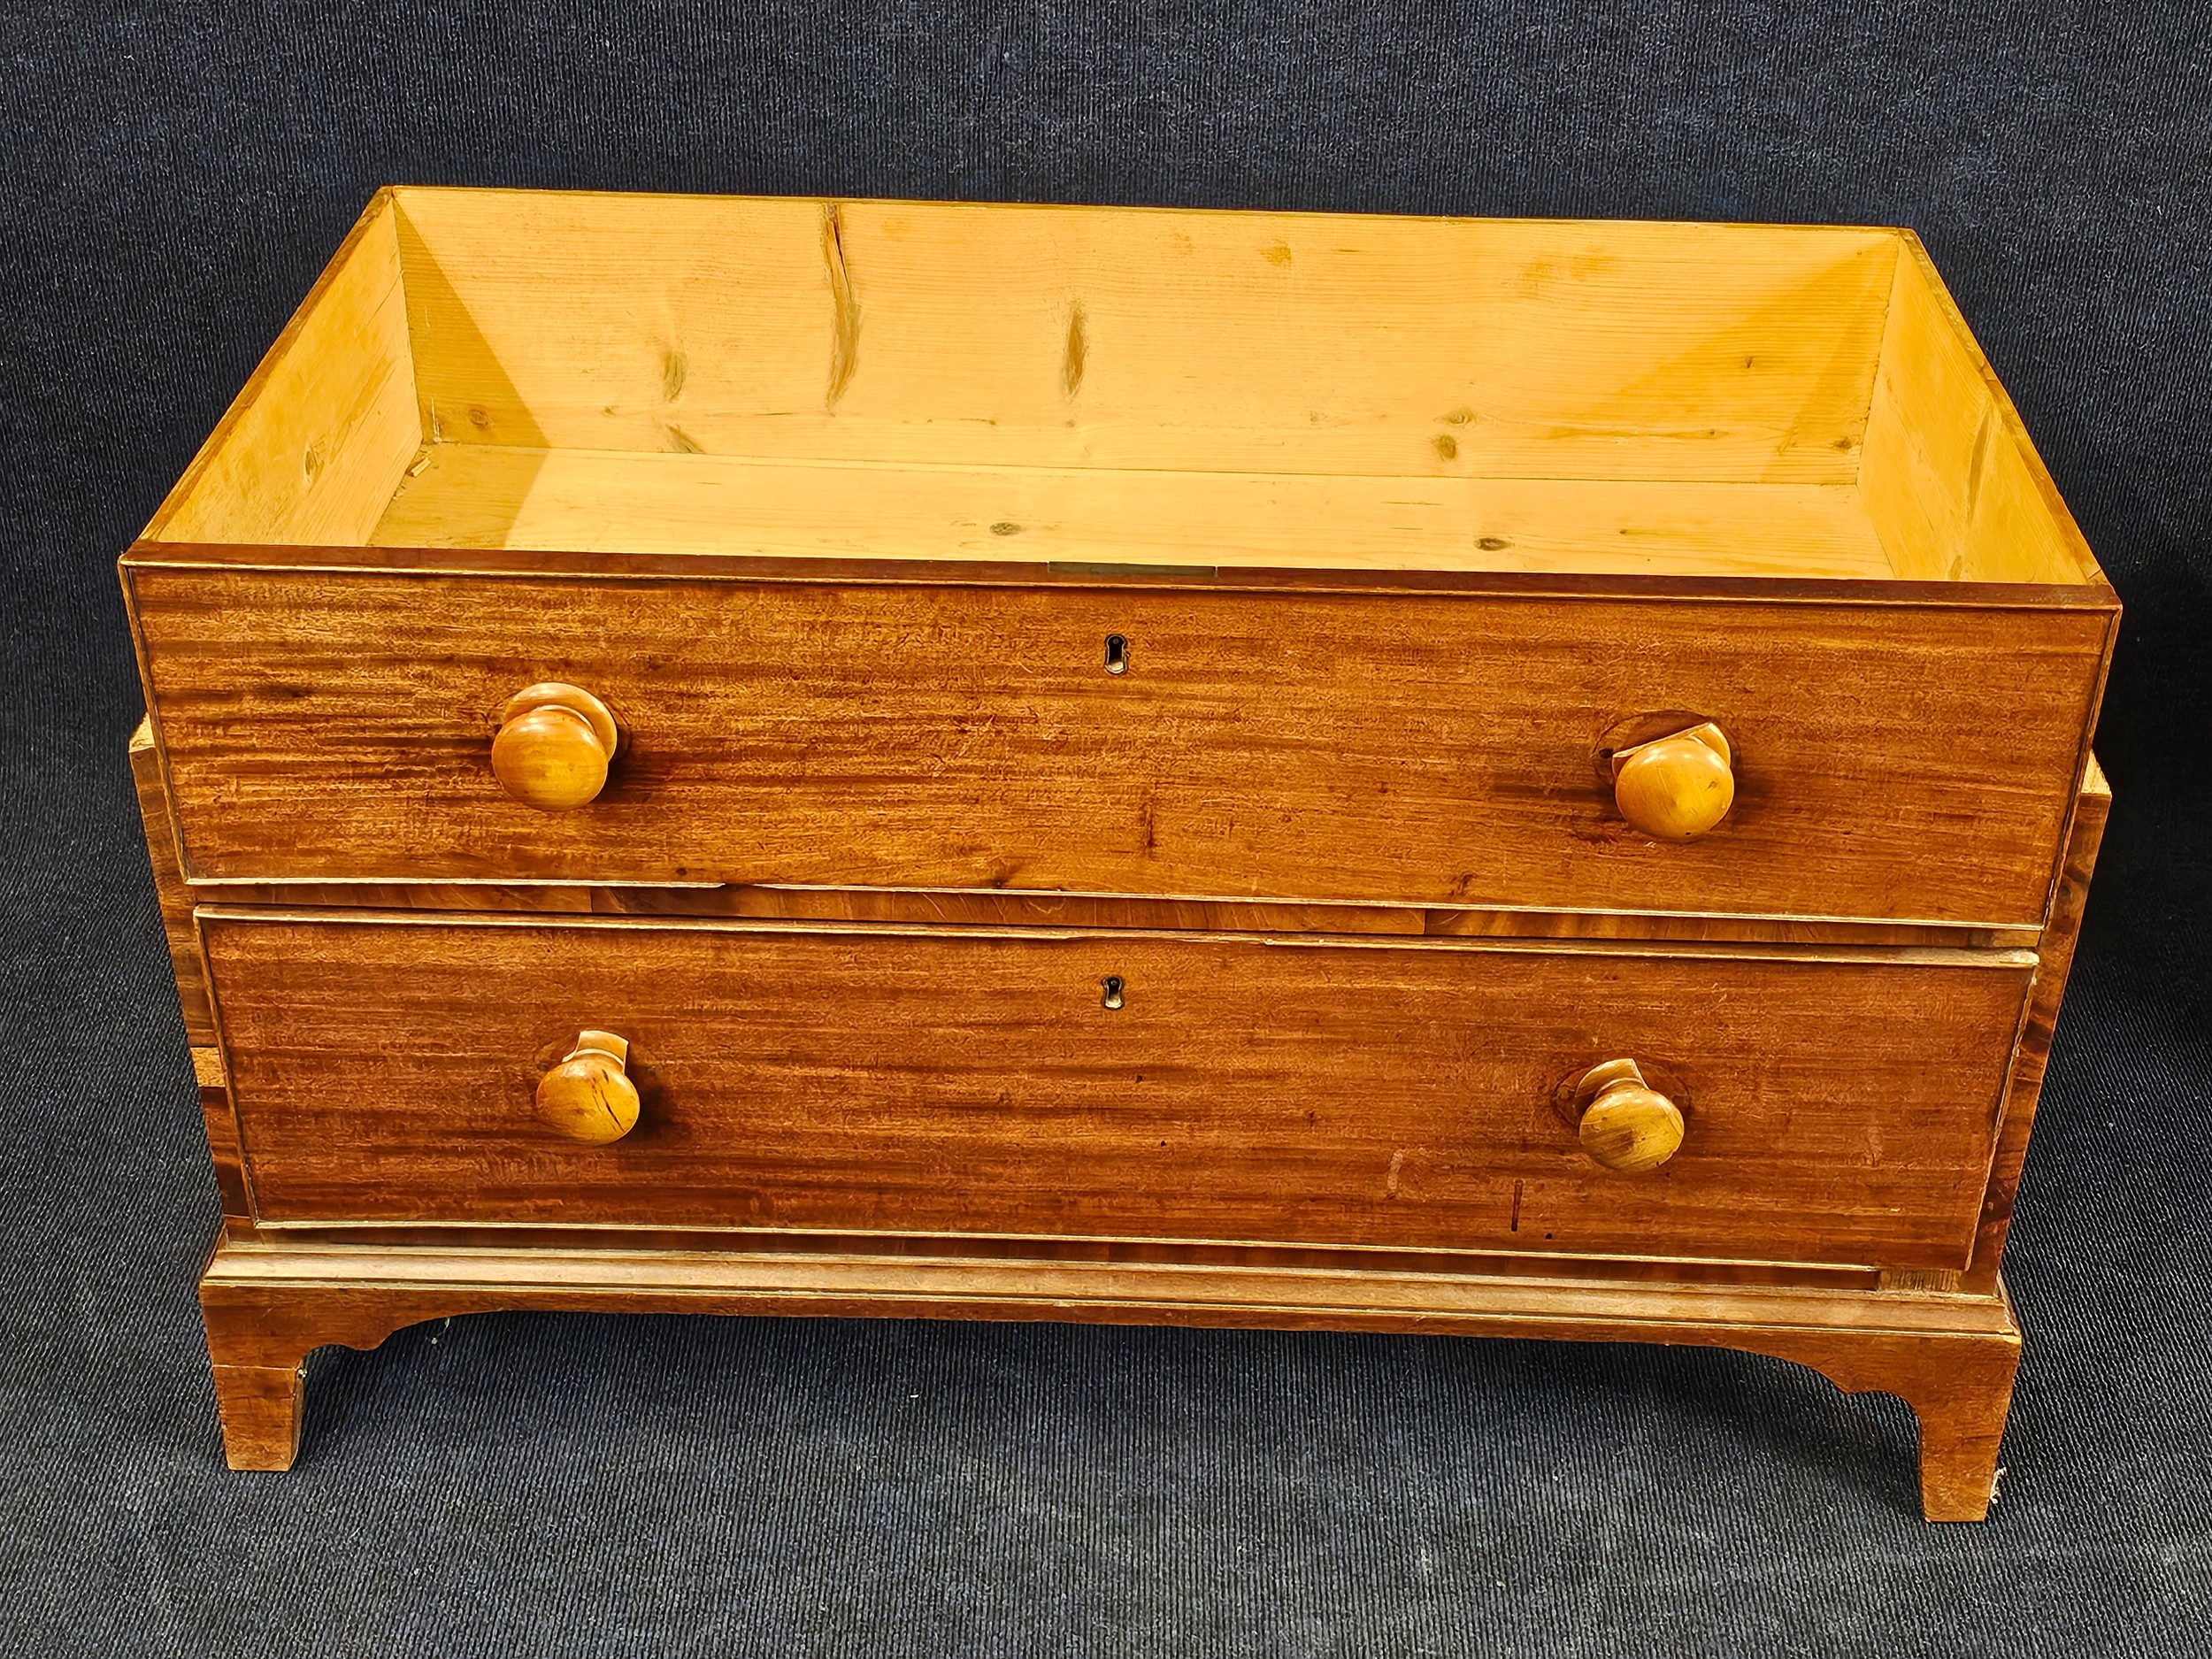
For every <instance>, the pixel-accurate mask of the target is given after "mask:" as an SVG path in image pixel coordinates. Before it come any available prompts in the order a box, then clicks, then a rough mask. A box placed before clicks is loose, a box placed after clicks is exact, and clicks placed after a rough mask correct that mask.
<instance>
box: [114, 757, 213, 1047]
mask: <svg viewBox="0 0 2212 1659" xmlns="http://www.w3.org/2000/svg"><path fill="white" fill-rule="evenodd" d="M130 761H131V783H132V785H133V786H134V788H135V789H136V791H137V794H138V816H139V822H140V825H141V826H142V828H143V829H144V830H145V833H146V858H147V862H148V863H149V864H151V865H152V866H153V872H154V899H155V902H157V904H158V905H159V906H160V907H161V930H162V933H163V934H164V936H165V938H166V939H167V941H168V944H169V966H170V969H171V971H172V972H173V974H174V975H175V978H176V982H177V1006H178V1009H179V1010H180V1012H181V1013H182V1014H183V1016H184V1038H185V1041H187V1042H189V1043H194V1044H210V1043H212V1042H213V1041H215V1015H214V1011H213V1010H211V1008H210V1007H209V1005H208V1000H207V976H206V975H205V974H204V973H203V972H201V971H200V941H199V940H198V938H197V936H196V935H195V933H193V931H192V893H191V889H190V888H189V887H187V886H186V884H185V879H184V871H183V869H182V867H181V866H180V864H179V863H178V856H177V826H176V822H175V820H174V819H173V818H171V817H170V815H169V790H168V786H167V785H166V783H165V782H164V780H163V779H162V775H161V755H160V752H159V751H158V750H157V749H156V748H155V747H154V737H153V729H152V727H151V726H150V725H149V724H148V723H147V722H146V721H145V720H143V719H142V720H140V721H139V723H138V726H137V728H136V729H135V730H134V731H133V732H132V733H131V741H130Z"/></svg>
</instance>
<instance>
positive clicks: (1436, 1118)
mask: <svg viewBox="0 0 2212 1659" xmlns="http://www.w3.org/2000/svg"><path fill="white" fill-rule="evenodd" d="M202 926H203V929H204V939H205V941H206V948H207V952H208V956H209V960H210V963H211V970H212V972H213V974H214V979H215V987H216V997H217V1002H218V1005H219V1009H220V1011H221V1016H222V1020H223V1025H224V1029H225V1031H226V1033H227V1037H228V1040H229V1043H230V1061H231V1071H232V1087H233V1089H234V1093H235V1094H236V1098H237V1102H238V1106H239V1110H240V1113H241V1116H242V1119H243V1122H244V1125H245V1134H246V1148H247V1153H248V1157H249V1161H250V1165H251V1168H252V1171H253V1184H254V1193H255V1198H256V1202H257V1208H258V1210H259V1213H260V1214H261V1215H262V1216H263V1217H265V1218H267V1219H270V1220H273V1221H300V1220H317V1219H323V1220H329V1219H362V1220H369V1219H388V1220H396V1221H420V1220H446V1221H453V1222H457V1223H465V1222H471V1221H541V1222H543V1223H546V1224H548V1225H562V1224H573V1223H580V1222H581V1223H626V1224H631V1225H644V1226H651V1225H659V1226H683V1225H702V1226H714V1227H737V1226H762V1227H773V1228H784V1229H788V1228H794V1227H803V1228H822V1229H831V1230H842V1231H854V1230H857V1231H864V1232H867V1231H890V1232H908V1233H913V1232H973V1233H995V1234H1037V1235H1044V1236H1051V1235H1059V1234H1077V1235H1084V1236H1129V1237H1149V1238H1182V1239H1192V1240H1219V1241H1247V1240H1248V1241H1255V1242H1270V1241H1272V1242H1282V1243H1293V1244H1303V1245H1321V1244H1336V1243H1343V1244H1373V1245H1381V1246H1390V1247H1397V1248H1463V1249H1465V1248H1476V1249H1484V1248H1486V1249H1512V1248H1521V1249H1526V1250H1530V1251H1536V1252H1541V1251H1545V1250H1550V1249H1556V1250H1559V1251H1563V1252H1578V1253H1583V1254H1626V1255H1638V1256H1717V1257H1727V1258H1734V1259H1755V1260H1764V1261H1800V1262H1809V1263H1844V1264H1870V1265H1884V1266H1924V1267H1958V1266H1961V1265H1962V1264H1963V1263H1964V1259H1965V1253H1966V1249H1967V1246H1968V1243H1969V1240H1970V1236H1971V1233H1972V1229H1973V1225H1974V1221H1975V1218H1976V1217H1977V1215H1978V1210H1979V1204H1980V1199H1981V1194H1982V1190H1983V1186H1984V1182H1985V1176H1986V1171H1987V1165H1988V1158H1989V1135H1990V1132H1991V1127H1992V1125H1993V1122H1994V1118H1995V1104H1996V1096H1997V1091H1998V1090H1999V1088H2000V1087H2001V1085H2002V1082H2003V1079H2004V1073H2005V1068H2006V1064H2007V1063H2008V1060H2009V1058H2010V1055H2011V1050H2012V1040H2013V1033H2014V1030H2015V1028H2016V1025H2017V1023H2018V1015H2019V1010H2020V1007H2021V1004H2022V1000H2023V998H2024V995H2025V992H2026V988H2027V980H2028V976H2029V972H2030V970H2031V968H2032V963H2033V958H2032V957H2031V956H2027V955H2026V954H2025V953H2024V952H2011V953H2001V954H1999V953H1992V954H1984V953H1970V952H1887V953H1851V952H1833V951H1832V952H1819V951H1803V952H1798V953H1794V954H1791V955H1783V954H1780V953H1776V952H1766V953H1759V954H1754V953H1747V952H1740V951H1734V950H1731V949H1726V948H1720V947H1698V946H1676V947H1671V948H1668V949H1666V950H1665V951H1664V952H1663V953H1662V952H1661V951H1659V950H1656V949H1655V950H1653V951H1650V952H1645V953H1628V952H1623V951H1616V950H1612V949H1600V948H1595V947H1578V946H1572V945H1549V946H1530V947H1522V946H1503V945H1493V944H1489V943H1484V942H1473V941H1469V942H1459V941H1453V942H1448V943H1446V942H1430V943H1414V942H1409V941H1387V940H1381V939H1373V940H1368V941H1359V942H1352V941H1347V942H1345V943H1343V944H1340V945H1323V944H1316V943H1311V942H1305V941H1293V940H1291V939H1288V938H1286V936H1283V935H1269V936H1263V937H1259V938H1252V939H1236V938H1209V937H1205V936H1197V935H1163V934H1118V935H1101V936H1086V935H1081V934H1057V935H1056V934H1051V933H1044V932H1041V931H1038V930H1032V931H1029V932H1024V933H1006V934H1002V935H998V936H991V935H987V934H983V933H979V932H977V931H973V930H964V931H960V932H956V933H944V932H934V931H928V930H918V929H917V930H888V929H885V928H882V927H866V928H860V927H856V928H850V929H844V930H835V929H826V928H825V929H820V930H802V929H795V928H792V927H780V926H761V925H747V924H735V923H701V922H694V923H688V924H681V925H659V926H655V925H651V924H645V923H635V922H624V921H582V920H578V921H570V922H563V923H559V924H549V923H542V922H539V921H536V920H534V919H527V918H514V919H511V920H491V919H480V920H478V921H476V922H473V923H470V924H465V925H445V924H440V923H429V922H423V921H419V920H416V919H414V918H407V917H392V918H375V917H374V916H373V914H366V913H359V912H329V913H326V914H321V915H317V916H311V917H302V918H297V919H290V920H280V919H264V918H260V917H258V916H257V915H255V914H250V913H246V912H237V911H220V910H203V911H202ZM1109 975H1112V976H1116V977H1118V978H1120V979H1122V980H1123V982H1124V984H1125V987H1126V993H1125V1006H1124V1007H1123V1008H1122V1009H1121V1010H1118V1011H1111V1010H1107V1009H1104V1008H1102V1006H1101V1002H1102V997H1101V992H1100V986H1101V984H1102V980H1103V979H1105V978H1106V977H1107V976H1109ZM1905 1010H1909V1014H1908V1013H1907V1012H1905ZM587 1026H602V1027H604V1028H607V1029H618V1030H619V1031H620V1032H621V1033H622V1034H623V1035H624V1036H625V1037H626V1038H627V1039H628V1040H629V1041H630V1043H631V1061H632V1064H631V1075H632V1078H633V1080H634V1081H635V1082H636V1083H637V1085H638V1087H639V1090H640V1092H641V1094H643V1096H644V1099H645V1107H644V1112H643V1115H642V1118H641V1120H640V1123H639V1125H638V1127H637V1128H636V1129H635V1130H634V1132H633V1133H631V1134H630V1135H629V1136H628V1137H627V1138H626V1140H625V1141H623V1142H621V1143H620V1144H619V1145H618V1146H617V1147H614V1148H604V1149H580V1148H575V1147H573V1146H571V1145H568V1144H566V1143H565V1142H563V1141H560V1140H559V1139H558V1138H557V1137H555V1136H553V1135H551V1134H549V1133H548V1132H547V1131H545V1129H544V1128H543V1127H542V1125H540V1124H539V1123H538V1122H537V1120H536V1118H535V1114H534V1105H533V1100H532V1091H533V1089H534V1087H535V1084H536V1081H537V1077H538V1075H539V1074H540V1073H541V1071H542V1070H543V1069H544V1068H545V1067H546V1066H548V1065H550V1064H553V1063H554V1062H556V1061H557V1060H559V1059H560V1058H561V1057H562V1056H564V1055H565V1054H566V1053H567V1052H568V1049H569V1048H570V1046H571V1045H572V1043H573V1041H574V1038H575V1033H576V1031H577V1030H578V1029H580V1028H583V1027H587ZM1872 1029H1881V1030H1884V1031H1886V1032H1887V1033H1893V1035H1892V1037H1891V1039H1890V1040H1889V1041H1885V1042H1883V1043H1880V1044H1869V1043H1867V1042H1866V1041H1865V1040H1864V1039H1865V1033H1867V1032H1868V1031H1870V1030H1872ZM389 1033H408V1041H403V1042H396V1041H391V1040H390V1037H389ZM1619 1054H1634V1055H1637V1056H1640V1057H1641V1058H1644V1059H1646V1060H1647V1061H1657V1062H1660V1063H1661V1064H1663V1066H1664V1067H1665V1068H1666V1069H1667V1071H1669V1072H1670V1073H1671V1075H1672V1076H1674V1077H1676V1078H1678V1079H1682V1081H1683V1083H1684V1085H1685V1087H1684V1091H1683V1094H1682V1097H1681V1098H1680V1099H1679V1100H1678V1103H1679V1104H1681V1105H1682V1107H1683V1109H1684V1110H1685V1112H1686V1115H1687V1116H1688V1117H1689V1118H1690V1121H1691V1125H1692V1126H1691V1133H1690V1138H1689V1140H1688V1141H1686V1144H1685V1146H1684V1148H1683V1150H1682V1152H1681V1153H1680V1154H1679V1155H1678V1156H1676V1157H1675V1158H1674V1159H1673V1160H1672V1162H1671V1163H1670V1164H1668V1166H1667V1168H1666V1169H1665V1170H1664V1171H1662V1172H1659V1173H1656V1174H1655V1175H1652V1176H1647V1177H1634V1178H1630V1177H1621V1176H1615V1175H1612V1174H1610V1173H1609V1172H1608V1171H1602V1170H1600V1169H1598V1168H1597V1167H1596V1166H1595V1165H1594V1164H1591V1163H1590V1161H1589V1160H1588V1159H1587V1158H1586V1156H1584V1155H1583V1152H1582V1150H1581V1148H1580V1147H1579V1145H1578V1142H1577V1141H1576V1139H1575V1133H1574V1130H1573V1128H1572V1127H1571V1123H1570V1122H1569V1121H1563V1120H1562V1118H1560V1117H1559V1115H1558V1114H1557V1112H1556V1110H1555V1100H1554V1097H1555V1093H1556V1091H1557V1090H1558V1088H1559V1087H1560V1086H1561V1085H1562V1083H1563V1081H1564V1080H1566V1079H1571V1078H1574V1077H1578V1076H1580V1075H1581V1074H1582V1073H1583V1072H1584V1071H1586V1070H1587V1069H1588V1067H1589V1066H1591V1065H1592V1064H1594V1063H1595V1062H1597V1061H1599V1060H1601V1059H1605V1058H1608V1057H1610V1056H1615V1055H1619Z"/></svg>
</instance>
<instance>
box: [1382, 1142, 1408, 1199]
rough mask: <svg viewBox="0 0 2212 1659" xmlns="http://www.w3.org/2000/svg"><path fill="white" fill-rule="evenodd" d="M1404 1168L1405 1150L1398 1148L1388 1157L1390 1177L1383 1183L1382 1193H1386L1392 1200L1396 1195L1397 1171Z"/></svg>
mask: <svg viewBox="0 0 2212 1659" xmlns="http://www.w3.org/2000/svg"><path fill="white" fill-rule="evenodd" d="M1405 1166H1406V1149H1405V1148H1403V1147H1400V1148H1398V1149H1397V1150H1396V1151H1395V1152H1393V1153H1392V1154H1391V1155H1390V1175H1389V1178H1388V1179H1386V1180H1385V1181H1384V1182H1383V1191H1384V1192H1386V1193H1387V1194H1389V1195H1390V1196H1391V1197H1393V1198H1395V1197H1396V1196H1397V1195H1398V1171H1401V1170H1402V1169H1404V1168H1405Z"/></svg>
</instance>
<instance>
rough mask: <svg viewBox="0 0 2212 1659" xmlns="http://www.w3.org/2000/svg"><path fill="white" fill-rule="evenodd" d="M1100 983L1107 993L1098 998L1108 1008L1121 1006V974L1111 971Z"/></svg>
mask: <svg viewBox="0 0 2212 1659" xmlns="http://www.w3.org/2000/svg"><path fill="white" fill-rule="evenodd" d="M1099 985H1100V987H1101V988H1102V989H1103V990H1104V991H1105V993H1106V995H1103V996H1102V997H1100V998H1099V999H1098V1000H1099V1001H1100V1002H1102V1003H1104V1004H1105V1005H1106V1006H1107V1007H1108V1008H1119V1007H1120V1006H1121V975H1119V974H1118V973H1110V974H1108V975H1107V976H1106V977H1105V978H1104V979H1102V980H1100V981H1099Z"/></svg>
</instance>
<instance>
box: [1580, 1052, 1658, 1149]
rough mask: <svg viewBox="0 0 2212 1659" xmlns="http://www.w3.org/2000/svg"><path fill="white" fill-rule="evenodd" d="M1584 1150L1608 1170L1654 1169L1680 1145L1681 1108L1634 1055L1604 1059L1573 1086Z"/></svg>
mask: <svg viewBox="0 0 2212 1659" xmlns="http://www.w3.org/2000/svg"><path fill="white" fill-rule="evenodd" d="M1575 1107H1576V1110H1577V1111H1578V1113H1579V1114H1580V1127H1579V1130H1578V1133H1580V1135H1581V1137H1582V1149H1583V1150H1584V1151H1585V1152H1586V1153H1588V1154H1589V1155H1590V1156H1592V1157H1593V1158H1594V1159H1596V1160H1597V1161H1598V1162H1599V1163H1600V1164H1603V1165H1605V1167H1606V1168H1607V1169H1609V1170H1620V1171H1625V1172H1627V1173H1630V1174H1634V1173H1636V1172H1638V1171H1643V1170H1655V1169H1657V1168H1658V1167H1659V1166H1660V1165H1661V1164H1664V1163H1665V1162H1666V1161H1667V1160H1668V1159H1669V1158H1671V1157H1672V1156H1674V1155H1675V1153H1676V1151H1677V1150H1678V1148H1680V1147H1681V1145H1682V1109H1681V1108H1680V1107H1678V1106H1677V1105H1676V1104H1675V1103H1674V1102H1672V1101H1671V1100H1669V1099H1668V1098H1667V1097H1666V1096H1665V1095H1664V1094H1661V1093H1660V1092H1659V1091H1658V1090H1657V1089H1655V1088H1654V1087H1651V1085H1650V1084H1648V1083H1647V1082H1645V1081H1644V1073H1643V1070H1642V1068H1641V1067H1640V1066H1639V1065H1638V1064H1636V1063H1635V1062H1634V1061H1633V1060H1608V1061H1607V1062H1606V1063H1605V1064H1602V1065H1594V1066H1592V1067H1591V1068H1590V1069H1589V1070H1588V1071H1586V1072H1584V1073H1583V1074H1582V1081H1581V1082H1580V1083H1578V1085H1576V1087H1575Z"/></svg>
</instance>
